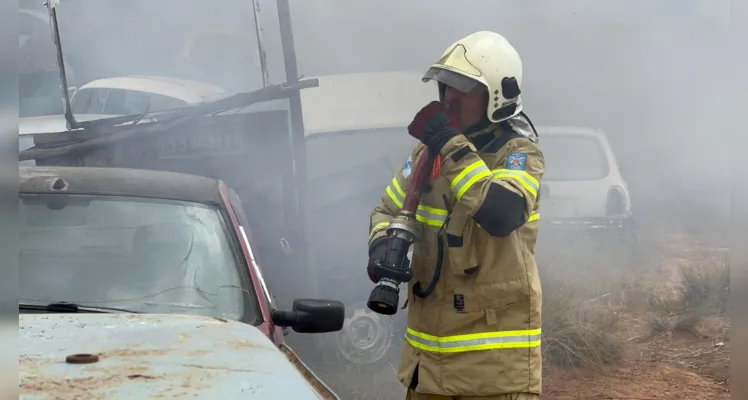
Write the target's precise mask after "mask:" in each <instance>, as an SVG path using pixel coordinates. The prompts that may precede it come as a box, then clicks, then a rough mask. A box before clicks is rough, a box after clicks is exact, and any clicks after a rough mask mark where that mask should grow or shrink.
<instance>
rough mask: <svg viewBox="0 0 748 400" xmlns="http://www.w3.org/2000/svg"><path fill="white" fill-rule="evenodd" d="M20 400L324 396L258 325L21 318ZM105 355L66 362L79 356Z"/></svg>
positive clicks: (183, 319) (136, 317)
mask: <svg viewBox="0 0 748 400" xmlns="http://www.w3.org/2000/svg"><path fill="white" fill-rule="evenodd" d="M19 318H20V320H19V335H20V350H19V358H18V360H19V370H20V371H19V390H20V397H19V398H21V399H29V400H31V399H52V398H55V399H67V398H70V399H72V398H86V399H146V398H160V397H170V398H194V399H198V398H200V399H213V400H215V399H238V398H243V399H246V398H257V399H259V398H262V399H283V398H290V399H322V398H323V397H322V396H321V395H320V394H318V392H316V391H315V390H314V389H312V386H311V385H310V384H309V383H308V382H307V381H306V380H305V378H304V377H303V376H302V374H301V373H300V372H299V371H298V370H297V369H296V368H295V367H294V366H293V365H292V364H291V362H289V360H288V359H287V358H286V356H285V355H284V354H283V353H282V352H281V351H280V350H279V349H278V348H277V347H276V346H275V345H274V344H273V343H272V342H271V341H270V340H269V339H268V338H267V337H266V336H265V335H263V334H262V332H261V331H260V330H258V329H257V328H255V327H253V326H251V325H247V324H243V323H239V322H234V321H226V320H222V319H215V318H210V317H199V316H186V315H153V314H21V315H20V316H19ZM80 353H87V354H91V355H94V356H98V361H97V362H93V363H88V364H73V363H67V362H66V358H67V357H68V356H70V355H73V354H80Z"/></svg>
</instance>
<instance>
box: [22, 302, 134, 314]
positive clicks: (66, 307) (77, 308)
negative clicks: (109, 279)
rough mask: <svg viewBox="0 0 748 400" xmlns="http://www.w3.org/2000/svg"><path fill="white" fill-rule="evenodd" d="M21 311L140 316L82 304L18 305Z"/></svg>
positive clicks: (123, 310) (117, 309) (118, 309)
mask: <svg viewBox="0 0 748 400" xmlns="http://www.w3.org/2000/svg"><path fill="white" fill-rule="evenodd" d="M18 310H19V311H46V312H51V313H112V312H126V313H132V314H139V313H140V312H138V311H132V310H127V309H124V308H114V307H99V306H87V305H82V304H75V303H68V302H59V303H49V304H26V303H19V304H18Z"/></svg>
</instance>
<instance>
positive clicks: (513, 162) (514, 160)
mask: <svg viewBox="0 0 748 400" xmlns="http://www.w3.org/2000/svg"><path fill="white" fill-rule="evenodd" d="M506 169H514V170H521V171H527V154H525V153H512V154H510V155H509V157H507V158H506Z"/></svg>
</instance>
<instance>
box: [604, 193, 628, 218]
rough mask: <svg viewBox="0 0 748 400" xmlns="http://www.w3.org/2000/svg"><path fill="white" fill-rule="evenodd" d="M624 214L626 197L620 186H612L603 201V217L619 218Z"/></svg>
mask: <svg viewBox="0 0 748 400" xmlns="http://www.w3.org/2000/svg"><path fill="white" fill-rule="evenodd" d="M625 213H626V195H625V193H624V192H623V189H621V187H620V186H613V187H612V188H610V190H608V197H607V199H606V200H605V215H607V216H609V217H612V216H620V215H624V214H625Z"/></svg>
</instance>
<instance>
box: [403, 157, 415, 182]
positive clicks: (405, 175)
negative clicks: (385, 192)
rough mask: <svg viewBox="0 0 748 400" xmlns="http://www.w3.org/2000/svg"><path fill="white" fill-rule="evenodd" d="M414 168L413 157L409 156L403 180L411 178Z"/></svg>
mask: <svg viewBox="0 0 748 400" xmlns="http://www.w3.org/2000/svg"><path fill="white" fill-rule="evenodd" d="M412 166H413V156H412V155H410V156H408V161H406V162H405V166H404V167H403V178H407V177H408V176H410V168H411V167H412Z"/></svg>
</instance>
